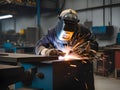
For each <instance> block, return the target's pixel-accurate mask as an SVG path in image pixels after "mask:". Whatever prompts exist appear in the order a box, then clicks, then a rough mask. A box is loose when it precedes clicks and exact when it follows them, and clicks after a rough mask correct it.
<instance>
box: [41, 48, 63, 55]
mask: <svg viewBox="0 0 120 90" xmlns="http://www.w3.org/2000/svg"><path fill="white" fill-rule="evenodd" d="M41 55H44V56H64V55H65V53H63V52H62V51H60V50H57V49H48V48H45V49H44V50H43V51H42V52H41Z"/></svg>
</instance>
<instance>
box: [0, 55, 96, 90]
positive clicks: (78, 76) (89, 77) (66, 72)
mask: <svg viewBox="0 0 120 90" xmlns="http://www.w3.org/2000/svg"><path fill="white" fill-rule="evenodd" d="M0 63H7V64H9V63H10V64H14V65H21V66H22V67H24V69H25V73H26V74H25V77H26V78H25V79H24V80H23V82H18V83H15V89H19V88H22V87H29V88H34V89H37V90H77V89H79V90H86V89H87V90H94V77H93V64H92V62H90V61H84V62H83V61H82V60H69V61H65V60H58V57H46V56H40V55H34V54H14V53H7V54H6V55H3V56H0Z"/></svg>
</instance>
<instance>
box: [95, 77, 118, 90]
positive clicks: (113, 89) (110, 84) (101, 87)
mask: <svg viewBox="0 0 120 90" xmlns="http://www.w3.org/2000/svg"><path fill="white" fill-rule="evenodd" d="M95 90H120V79H115V78H111V77H103V76H98V75H95Z"/></svg>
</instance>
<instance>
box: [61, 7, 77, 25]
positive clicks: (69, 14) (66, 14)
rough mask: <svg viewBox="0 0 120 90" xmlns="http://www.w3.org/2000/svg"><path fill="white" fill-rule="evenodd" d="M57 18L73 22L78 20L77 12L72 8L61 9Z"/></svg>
mask: <svg viewBox="0 0 120 90" xmlns="http://www.w3.org/2000/svg"><path fill="white" fill-rule="evenodd" d="M59 19H60V20H61V19H62V20H64V21H65V22H67V21H69V22H73V23H78V22H79V20H78V16H77V12H76V11H75V10H72V9H66V10H63V11H62V12H61V13H60V15H59Z"/></svg>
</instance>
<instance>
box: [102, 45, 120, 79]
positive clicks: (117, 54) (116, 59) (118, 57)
mask: <svg viewBox="0 0 120 90" xmlns="http://www.w3.org/2000/svg"><path fill="white" fill-rule="evenodd" d="M104 51H105V52H108V54H107V55H108V57H111V59H112V65H113V68H114V71H115V78H118V71H120V47H106V48H105V49H104ZM109 53H111V54H109Z"/></svg>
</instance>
